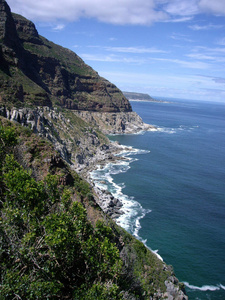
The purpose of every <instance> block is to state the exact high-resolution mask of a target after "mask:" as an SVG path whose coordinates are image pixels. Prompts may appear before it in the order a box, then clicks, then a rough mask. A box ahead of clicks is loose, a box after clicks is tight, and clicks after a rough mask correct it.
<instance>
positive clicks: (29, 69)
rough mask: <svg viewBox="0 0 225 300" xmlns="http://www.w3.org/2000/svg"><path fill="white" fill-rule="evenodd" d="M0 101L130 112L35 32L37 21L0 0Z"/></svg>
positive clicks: (104, 84) (73, 58)
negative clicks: (15, 12)
mask: <svg viewBox="0 0 225 300" xmlns="http://www.w3.org/2000/svg"><path fill="white" fill-rule="evenodd" d="M0 63H1V72H0V83H1V87H2V89H1V94H0V96H1V99H0V100H1V102H2V103H9V102H12V103H13V104H17V105H22V104H30V105H48V106H51V104H52V103H57V104H59V105H61V106H63V107H66V108H69V109H76V110H87V111H104V112H121V111H123V112H129V111H132V109H131V105H130V103H129V101H128V100H127V99H126V98H125V97H124V95H123V94H122V92H121V91H120V90H119V89H118V88H117V87H116V86H115V85H114V84H112V83H110V82H109V81H107V80H106V79H104V78H101V77H100V76H99V75H98V74H97V72H95V71H94V70H93V69H92V68H91V67H89V66H88V65H86V64H85V63H84V62H83V60H82V59H81V58H80V57H79V56H77V55H76V54H75V53H74V52H72V51H70V50H68V49H65V48H63V47H61V46H58V45H55V44H54V43H52V42H50V41H48V40H46V39H45V38H43V37H41V36H39V34H38V32H37V30H36V28H35V25H34V24H33V23H32V22H31V21H29V20H27V19H25V18H24V17H22V16H19V15H16V14H11V11H10V8H9V6H8V5H7V3H6V2H5V1H4V0H0Z"/></svg>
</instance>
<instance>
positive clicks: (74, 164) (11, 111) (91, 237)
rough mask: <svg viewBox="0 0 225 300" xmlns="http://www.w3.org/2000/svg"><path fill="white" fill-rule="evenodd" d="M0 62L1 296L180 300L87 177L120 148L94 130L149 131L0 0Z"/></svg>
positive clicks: (163, 268)
mask: <svg viewBox="0 0 225 300" xmlns="http://www.w3.org/2000/svg"><path fill="white" fill-rule="evenodd" d="M0 63H1V64H0V88H1V89H0V115H1V116H0V261H1V264H0V300H3V299H4V300H5V299H76V300H77V299H93V300H94V299H99V300H105V299H107V298H108V299H130V300H131V299H133V300H135V299H177V300H184V299H187V297H186V296H185V294H184V290H183V285H182V284H180V283H179V281H178V280H177V278H176V277H175V276H174V274H173V270H172V268H171V267H169V266H167V265H166V264H165V263H164V262H162V261H161V260H159V259H158V257H157V256H156V255H155V254H154V253H152V252H151V251H150V250H149V249H147V248H146V247H145V246H144V245H143V244H142V243H141V242H140V241H138V240H137V239H135V238H134V237H133V236H131V235H130V234H129V233H127V232H126V231H125V230H124V229H122V228H121V227H120V226H118V225H117V224H116V222H115V221H114V220H116V217H117V216H116V212H117V211H118V210H119V209H120V203H119V201H118V199H113V197H112V196H111V195H110V194H109V193H105V194H104V193H103V194H102V195H100V194H99V193H97V192H96V190H95V189H94V186H93V184H92V182H89V177H88V174H89V171H90V170H92V169H93V168H95V167H96V165H97V164H105V163H106V162H112V161H115V160H117V159H118V157H117V156H116V155H115V154H117V153H118V152H120V151H121V147H120V146H119V145H118V144H117V143H111V142H110V141H109V139H108V138H107V137H106V136H105V135H104V133H102V131H104V132H106V133H109V132H113V133H118V132H120V133H127V132H130V133H131V132H137V131H139V130H143V129H144V130H152V129H153V128H152V127H151V126H150V125H147V124H144V123H143V122H142V120H141V118H140V117H139V116H138V115H137V114H136V113H135V112H132V110H131V106H130V104H129V101H128V100H127V99H126V98H125V97H124V96H123V94H122V93H121V92H120V91H119V90H118V89H117V88H116V87H115V86H114V85H113V84H111V83H109V82H108V81H107V80H105V79H102V78H101V77H99V76H98V74H97V73H96V72H95V71H94V70H93V69H92V68H90V67H89V66H87V65H86V64H85V63H84V62H83V61H82V60H81V59H80V58H79V57H78V56H77V55H76V54H75V53H73V52H71V51H69V50H67V49H64V48H63V47H60V46H58V45H55V44H53V43H52V42H49V41H47V40H46V39H45V38H43V37H40V36H39V35H38V33H37V31H36V29H35V26H34V24H33V23H32V22H30V21H28V20H27V19H25V18H23V17H22V16H18V15H15V14H11V11H10V8H9V6H8V5H7V3H6V2H5V1H4V0H0ZM101 197H102V198H101ZM106 198H107V200H106ZM108 200H109V201H110V211H109V210H108V209H105V204H106V203H107V201H108ZM107 205H108V204H107ZM112 207H114V211H113V208H112ZM108 208H109V207H108ZM116 208H117V209H116ZM112 211H113V213H114V217H113V216H112V218H111V217H109V216H110V215H112Z"/></svg>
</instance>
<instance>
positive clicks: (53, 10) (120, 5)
mask: <svg viewBox="0 0 225 300" xmlns="http://www.w3.org/2000/svg"><path fill="white" fill-rule="evenodd" d="M7 2H8V3H9V5H10V7H11V9H12V11H14V12H16V13H19V14H22V15H24V16H25V17H27V18H29V19H32V20H38V21H45V22H46V21H47V22H49V21H62V20H63V21H75V20H78V19H80V18H95V19H97V20H99V21H101V22H105V23H111V24H119V25H124V24H133V25H149V24H152V23H154V22H160V21H165V22H187V21H190V20H191V19H192V18H193V16H195V15H196V14H200V13H204V12H206V13H210V14H216V15H218V14H219V15H225V0H213V1H212V0H107V1H106V0H63V2H62V1H61V0H48V1H46V0H38V1H31V0H7Z"/></svg>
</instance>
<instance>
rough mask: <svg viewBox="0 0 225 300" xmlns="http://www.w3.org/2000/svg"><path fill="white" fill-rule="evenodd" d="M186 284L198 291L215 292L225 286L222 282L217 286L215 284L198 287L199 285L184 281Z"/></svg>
mask: <svg viewBox="0 0 225 300" xmlns="http://www.w3.org/2000/svg"><path fill="white" fill-rule="evenodd" d="M184 284H185V285H186V287H188V288H189V289H191V290H198V291H202V292H206V291H212V292H214V291H218V290H220V289H221V288H222V289H224V288H225V287H224V286H222V285H221V284H220V285H217V286H215V285H203V286H202V287H198V286H195V285H192V284H189V283H188V282H184Z"/></svg>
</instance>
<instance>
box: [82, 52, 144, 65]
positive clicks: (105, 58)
mask: <svg viewBox="0 0 225 300" xmlns="http://www.w3.org/2000/svg"><path fill="white" fill-rule="evenodd" d="M80 56H81V58H82V59H83V60H84V61H99V62H120V63H129V64H130V63H134V64H143V63H146V60H145V59H143V58H138V59H136V58H128V57H119V56H116V55H102V54H100V55H95V54H88V53H83V54H80Z"/></svg>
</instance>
